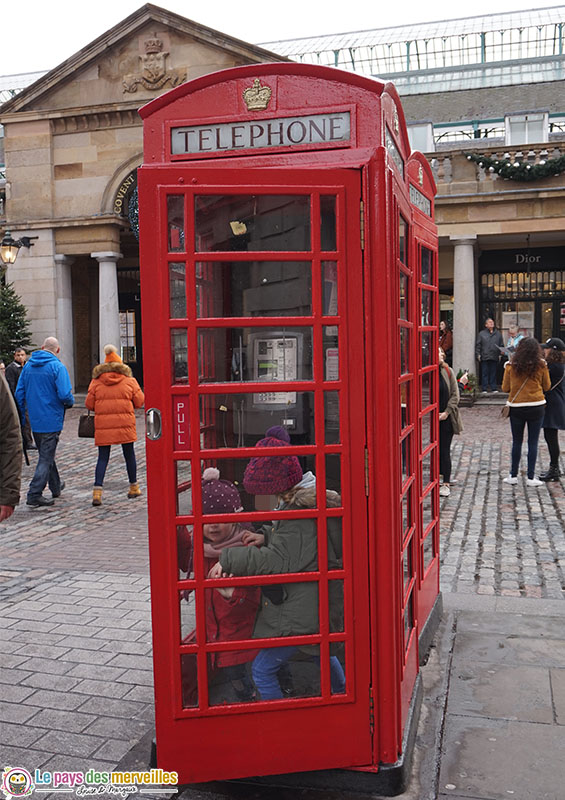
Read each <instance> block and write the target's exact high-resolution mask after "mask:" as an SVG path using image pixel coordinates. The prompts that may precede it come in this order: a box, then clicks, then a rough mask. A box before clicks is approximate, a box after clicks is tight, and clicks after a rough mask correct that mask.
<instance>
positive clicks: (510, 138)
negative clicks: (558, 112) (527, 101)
mask: <svg viewBox="0 0 565 800" xmlns="http://www.w3.org/2000/svg"><path fill="white" fill-rule="evenodd" d="M504 123H505V128H506V142H505V143H506V144H535V143H538V142H547V137H548V115H547V114H512V115H508V116H506V117H505V118H504Z"/></svg>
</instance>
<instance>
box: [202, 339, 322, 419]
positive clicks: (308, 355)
mask: <svg viewBox="0 0 565 800" xmlns="http://www.w3.org/2000/svg"><path fill="white" fill-rule="evenodd" d="M198 373H199V380H200V383H218V382H220V383H223V382H227V381H268V382H269V383H276V382H277V381H296V380H298V381H303V380H312V328H202V329H200V331H199V335H198ZM271 394H272V393H271V392H262V393H260V395H259V394H258V395H257V398H256V401H255V402H257V403H263V404H267V405H268V404H269V403H272V402H274V400H273V398H272V397H271ZM279 395H280V393H279ZM277 402H278V399H277ZM286 402H287V403H290V404H292V403H296V393H295V392H288V393H287V400H286Z"/></svg>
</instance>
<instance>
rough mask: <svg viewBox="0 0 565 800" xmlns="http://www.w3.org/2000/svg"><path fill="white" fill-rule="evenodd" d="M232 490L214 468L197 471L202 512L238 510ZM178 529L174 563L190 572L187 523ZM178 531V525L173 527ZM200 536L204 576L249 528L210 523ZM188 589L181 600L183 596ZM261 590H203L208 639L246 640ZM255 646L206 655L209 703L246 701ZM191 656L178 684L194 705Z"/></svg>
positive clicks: (239, 542)
mask: <svg viewBox="0 0 565 800" xmlns="http://www.w3.org/2000/svg"><path fill="white" fill-rule="evenodd" d="M242 510H243V508H242V505H241V498H240V495H239V492H238V490H237V488H236V487H235V486H234V484H233V483H230V481H226V480H221V479H220V473H219V470H217V469H215V468H213V467H209V468H208V469H205V470H204V473H203V475H202V512H203V513H204V514H231V513H233V512H237V511H242ZM179 528H181V529H184V530H181V531H179V537H178V544H179V566H180V568H181V569H182V570H183V571H184V572H186V573H190V571H191V570H192V567H191V564H192V541H193V540H192V536H191V534H189V533H188V530H187V528H186V526H179ZM177 530H178V529H177ZM202 532H203V539H204V574H205V575H206V576H208V573H209V571H210V570H211V569H212V567H213V566H214V565H215V564H217V563H218V558H219V556H220V553H221V552H222V550H223V549H225V548H232V547H237V546H241V545H243V540H244V536H245V534H247V533H250V531H249V530H248V529H247V528H246V527H245V526H243V525H240V524H239V523H238V522H211V523H205V524H204V525H203V526H202ZM188 595H189V593H187V596H186V599H187V600H188ZM260 595H261V592H260V589H258V588H257V587H255V586H237V587H225V588H221V589H220V588H218V589H206V591H205V603H206V636H207V638H208V640H209V641H228V642H229V641H233V640H235V639H249V638H250V637H251V633H252V631H253V626H254V624H255V617H256V616H257V608H258V606H259V600H260ZM195 640H196V638H195V631H193V632H192V633H190V634H188V636H187V637H186V639H185V640H184V642H185V643H190V642H194V641H195ZM256 654H257V651H256V650H228V651H225V652H215V653H211V654H210V655H209V657H208V683H209V700H210V704H211V705H218V704H221V703H229V702H249V701H251V700H254V699H255V691H254V688H253V684H252V682H251V678H250V676H249V674H248V669H247V663H248V662H249V661H252V660H253V658H254V657H255V655H256ZM193 667H194V657H193V656H192V655H189V656H183V661H182V667H181V672H182V686H183V702H184V705H185V706H190V705H195V704H196V703H197V689H196V672H195V670H194V669H193Z"/></svg>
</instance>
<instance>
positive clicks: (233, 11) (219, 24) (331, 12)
mask: <svg viewBox="0 0 565 800" xmlns="http://www.w3.org/2000/svg"><path fill="white" fill-rule="evenodd" d="M142 5H143V3H142V2H140V0H121V1H120V2H116V0H91V1H90V2H88V1H87V2H80V0H50V2H47V1H46V0H43V2H41V0H4V2H3V3H2V12H1V17H0V19H1V23H2V33H3V36H2V44H1V46H0V75H15V74H17V73H21V72H35V71H37V70H49V69H52V68H53V67H56V66H57V65H58V64H60V63H61V62H62V61H64V60H65V59H67V58H68V57H69V56H71V55H72V54H73V53H75V52H76V51H77V50H80V49H81V48H82V47H84V46H85V45H87V44H88V43H89V42H91V41H92V40H93V39H95V38H96V37H97V36H100V35H101V34H102V33H104V31H106V30H108V28H111V27H112V26H113V25H116V24H117V23H118V22H120V21H121V20H122V19H124V18H125V17H127V16H129V15H130V14H132V13H133V12H134V11H136V10H137V9H138V8H140V7H141V6H142ZM154 5H159V6H162V7H163V8H167V9H168V10H169V11H174V12H175V13H177V14H181V15H182V16H185V17H188V18H189V19H192V20H194V21H195V22H199V23H201V24H203V25H207V26H208V27H210V28H215V29H216V30H219V31H222V32H223V33H227V34H230V35H231V36H235V37H237V38H238V39H243V40H244V41H247V42H251V43H254V44H260V43H261V42H268V41H273V40H275V39H294V38H299V37H302V36H311V35H315V34H321V33H345V32H349V31H358V30H368V29H371V28H383V27H387V26H389V25H406V24H407V23H415V22H430V21H433V20H444V19H453V18H454V17H464V16H471V15H474V16H477V15H480V14H493V13H497V12H502V11H516V10H523V9H531V8H546V7H548V6H549V7H551V6H557V5H560V4H559V3H551V2H549V3H548V2H547V0H546V2H543V1H542V2H539V0H538V1H536V0H473V3H467V4H463V3H459V4H458V3H453V2H452V1H451V0H429V2H428V3H423V2H415V0H408V2H406V3H405V4H404V5H403V4H402V3H400V2H384V3H376V2H372V3H371V2H369V0H347V1H346V2H343V1H340V2H338V0H325V2H324V0H322V2H320V0H318V1H317V2H314V0H282V2H262V3H260V4H259V3H245V2H242V1H241V0H208V2H199V3H189V2H187V0H160V1H159V0H158V2H155V3H154ZM463 9H465V11H463Z"/></svg>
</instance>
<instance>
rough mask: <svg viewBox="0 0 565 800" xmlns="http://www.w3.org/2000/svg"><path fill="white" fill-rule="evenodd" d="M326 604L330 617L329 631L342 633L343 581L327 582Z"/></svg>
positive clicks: (343, 625) (343, 628)
mask: <svg viewBox="0 0 565 800" xmlns="http://www.w3.org/2000/svg"><path fill="white" fill-rule="evenodd" d="M328 605H329V617H330V633H343V631H344V630H345V623H344V619H343V581H342V580H337V581H329V582H328Z"/></svg>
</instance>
